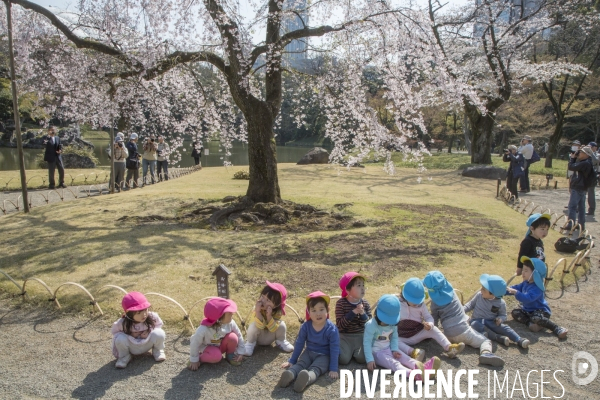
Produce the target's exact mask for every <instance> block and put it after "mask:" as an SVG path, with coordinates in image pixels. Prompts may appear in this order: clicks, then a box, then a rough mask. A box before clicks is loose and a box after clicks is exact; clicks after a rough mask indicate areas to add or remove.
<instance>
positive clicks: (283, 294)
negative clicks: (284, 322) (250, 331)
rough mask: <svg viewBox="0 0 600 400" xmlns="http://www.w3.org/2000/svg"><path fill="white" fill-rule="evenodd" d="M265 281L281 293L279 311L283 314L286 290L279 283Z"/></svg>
mask: <svg viewBox="0 0 600 400" xmlns="http://www.w3.org/2000/svg"><path fill="white" fill-rule="evenodd" d="M266 282H267V286H268V287H270V288H271V289H273V290H277V291H278V292H279V293H280V294H281V313H282V314H283V315H285V299H287V290H286V288H285V286H283V285H282V284H281V283H274V282H269V281H266Z"/></svg>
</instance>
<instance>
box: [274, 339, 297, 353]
mask: <svg viewBox="0 0 600 400" xmlns="http://www.w3.org/2000/svg"><path fill="white" fill-rule="evenodd" d="M275 343H277V346H278V347H279V348H280V349H281V350H283V351H285V352H286V353H291V352H292V351H294V346H292V344H291V343H290V342H288V341H287V340H276V341H275Z"/></svg>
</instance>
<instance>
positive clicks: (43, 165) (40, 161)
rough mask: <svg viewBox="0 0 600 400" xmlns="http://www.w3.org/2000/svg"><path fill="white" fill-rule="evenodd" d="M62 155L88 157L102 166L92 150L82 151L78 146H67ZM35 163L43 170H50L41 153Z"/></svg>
mask: <svg viewBox="0 0 600 400" xmlns="http://www.w3.org/2000/svg"><path fill="white" fill-rule="evenodd" d="M62 154H63V155H65V154H77V155H78V156H82V157H88V158H89V159H90V160H92V162H93V163H94V164H96V165H98V164H100V161H98V158H97V157H96V156H95V155H94V153H93V152H92V150H88V149H82V148H80V147H76V146H65V147H63V151H62ZM35 163H36V165H37V166H38V167H40V168H41V169H47V168H48V163H46V161H44V153H40V154H38V155H37V156H36V157H35Z"/></svg>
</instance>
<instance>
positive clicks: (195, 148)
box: [192, 141, 204, 168]
mask: <svg viewBox="0 0 600 400" xmlns="http://www.w3.org/2000/svg"><path fill="white" fill-rule="evenodd" d="M202 150H204V147H202V144H199V143H198V142H196V141H195V142H194V143H192V157H194V162H195V165H199V166H200V168H202V165H201V164H200V157H201V156H202Z"/></svg>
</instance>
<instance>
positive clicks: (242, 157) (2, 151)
mask: <svg viewBox="0 0 600 400" xmlns="http://www.w3.org/2000/svg"><path fill="white" fill-rule="evenodd" d="M90 142H92V143H93V144H94V155H95V156H96V157H97V158H98V160H99V161H100V165H101V166H108V165H110V160H109V158H108V155H107V154H106V151H105V149H106V148H107V146H108V143H109V140H108V139H95V140H90ZM191 146H192V142H191V141H186V142H184V146H183V148H184V149H185V150H186V151H185V152H182V157H181V162H180V163H179V165H178V166H179V167H191V166H192V165H194V159H193V158H192V156H191V154H192V149H191ZM204 148H205V149H208V151H209V154H208V155H205V154H204V152H203V153H202V157H201V158H200V161H201V162H202V166H203V167H219V166H223V161H224V157H225V152H224V150H223V149H222V148H220V146H219V142H217V141H213V142H205V144H204ZM312 148H313V147H312V146H311V147H291V146H277V161H278V162H279V163H295V162H298V161H299V160H300V158H302V156H303V155H304V154H306V153H307V152H308V151H309V150H310V149H312ZM180 151H181V149H180ZM43 152H44V150H43V149H23V153H24V158H25V168H26V169H39V167H38V166H37V165H36V163H35V158H36V156H37V155H38V154H42V153H43ZM229 161H230V162H231V163H232V164H233V165H234V166H239V165H248V145H247V144H246V143H234V144H233V148H232V149H231V156H230V157H229ZM16 169H19V162H18V152H17V149H16V148H9V147H0V171H8V170H16Z"/></svg>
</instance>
